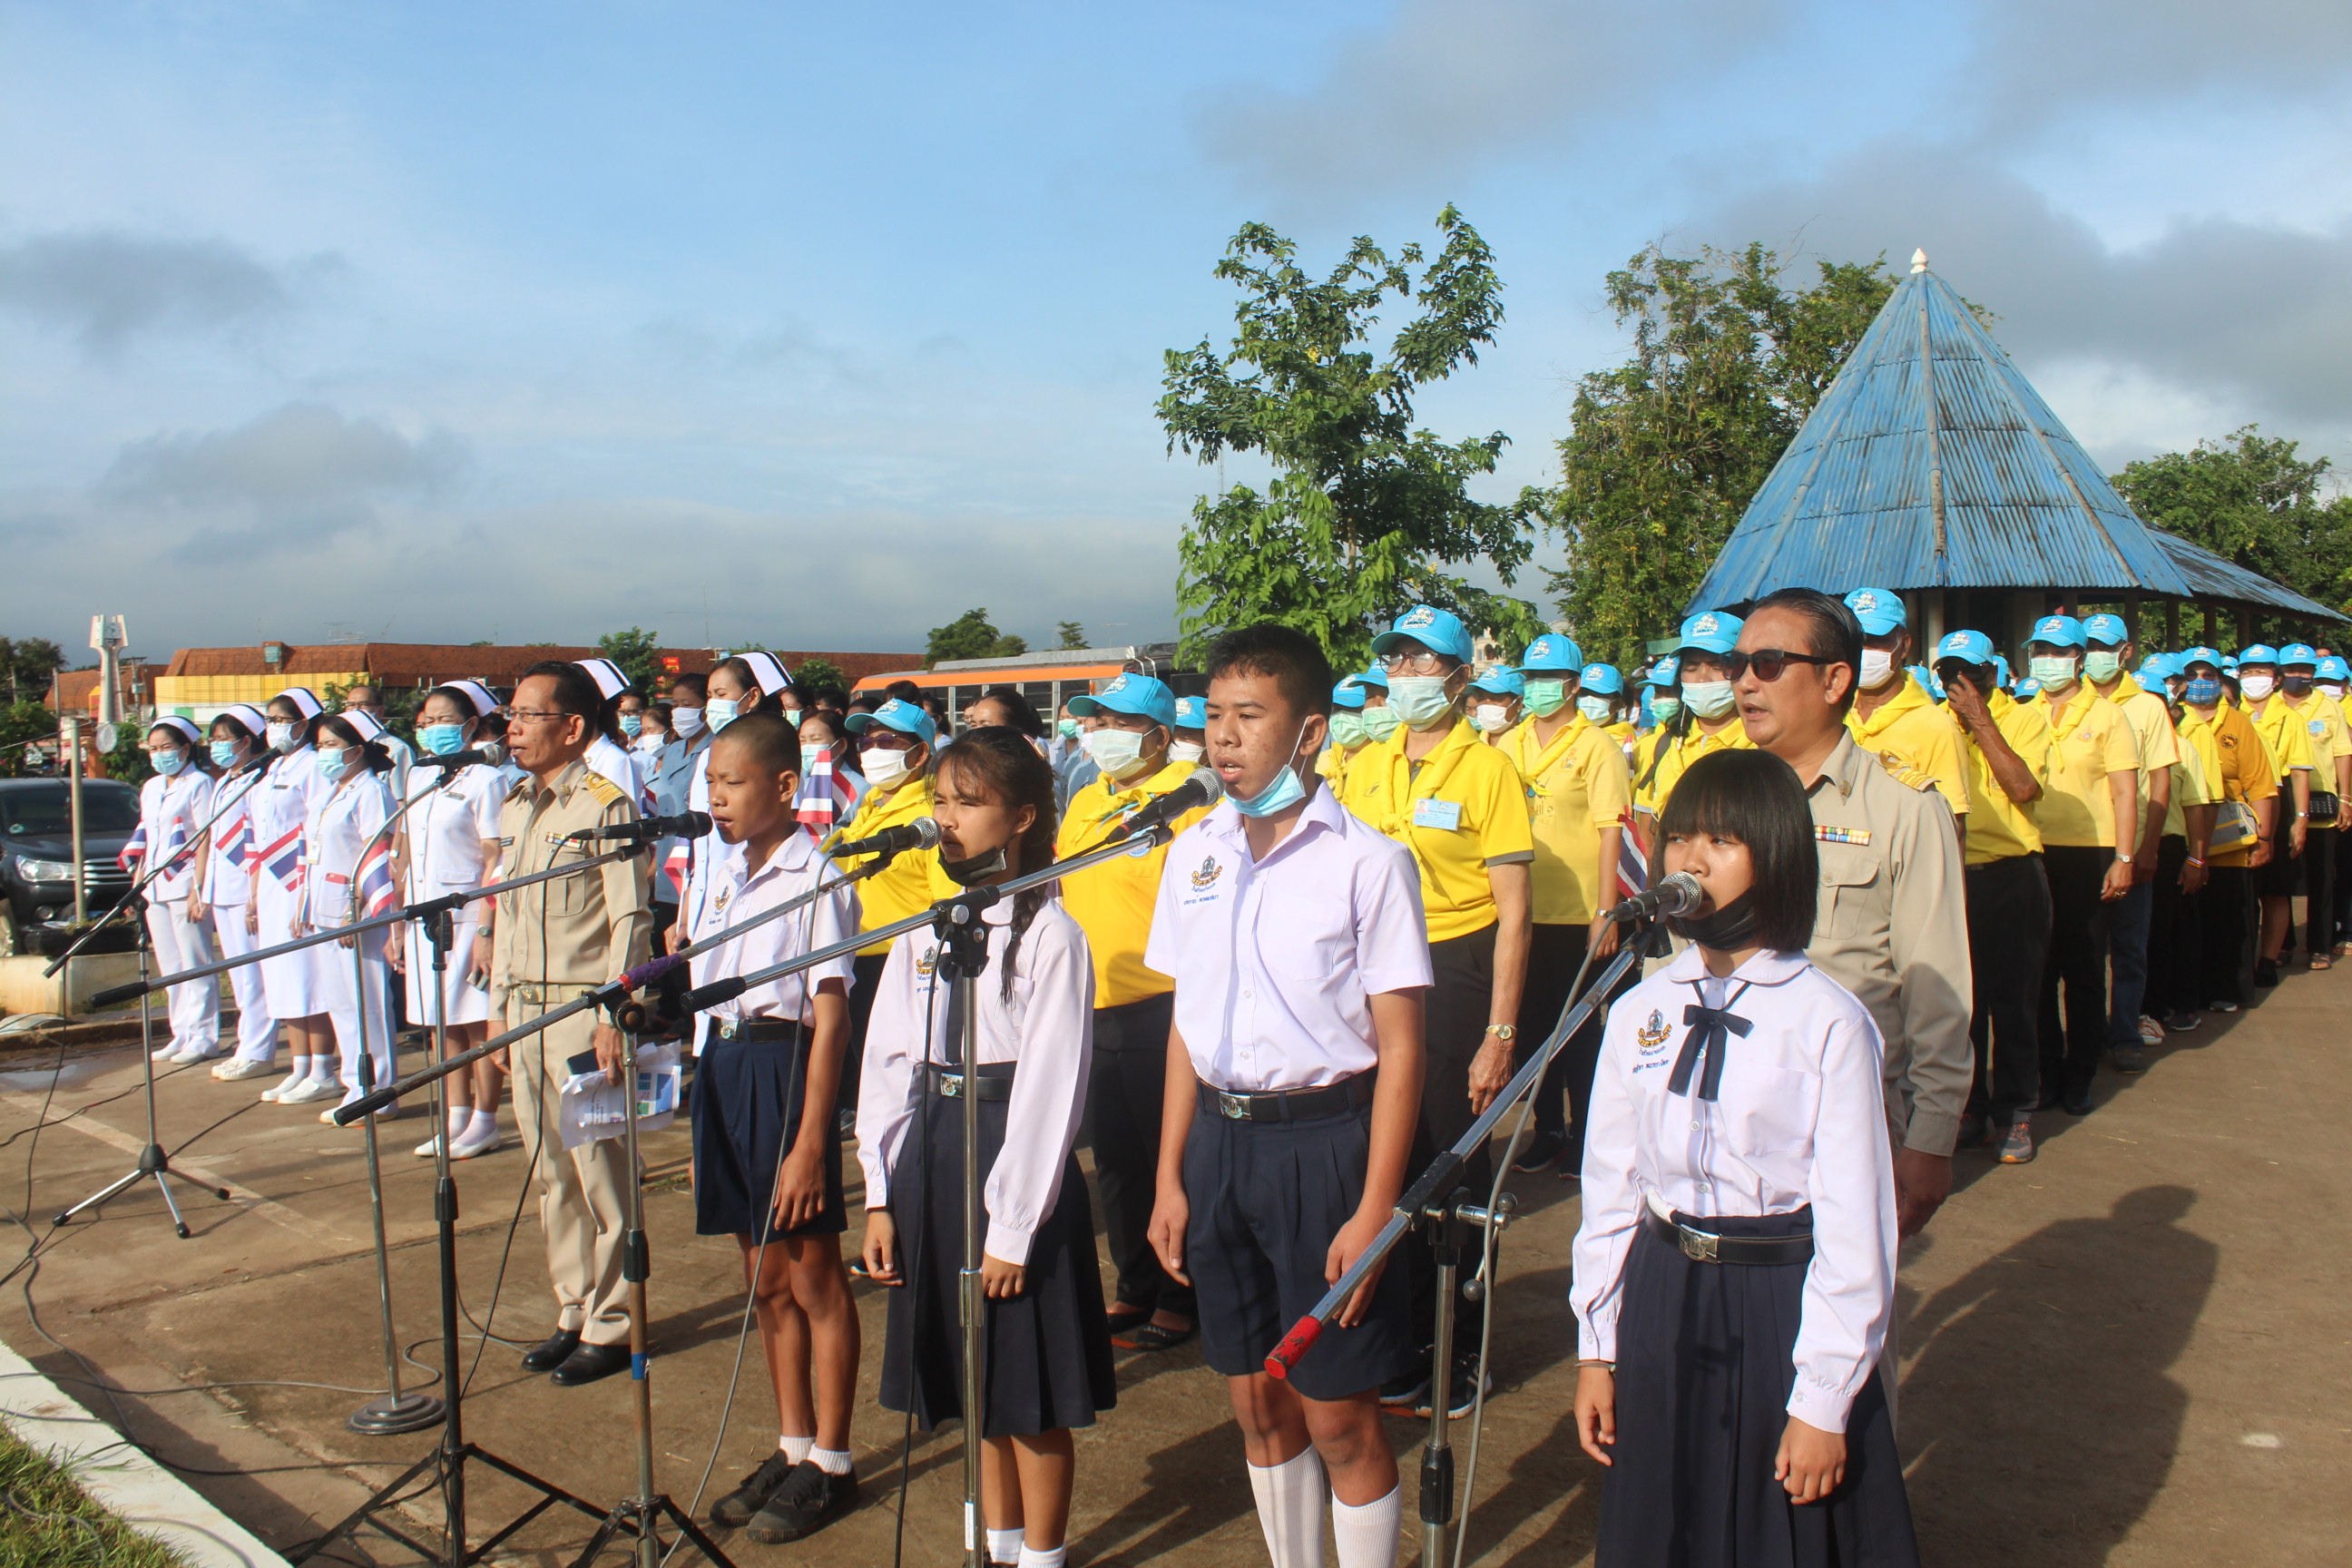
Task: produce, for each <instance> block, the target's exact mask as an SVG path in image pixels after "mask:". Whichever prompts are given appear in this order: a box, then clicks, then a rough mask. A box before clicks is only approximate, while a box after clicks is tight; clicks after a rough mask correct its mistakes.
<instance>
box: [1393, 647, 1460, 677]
mask: <svg viewBox="0 0 2352 1568" xmlns="http://www.w3.org/2000/svg"><path fill="white" fill-rule="evenodd" d="M1460 662H1461V660H1459V659H1454V658H1447V657H1446V656H1445V655H1444V654H1442V653H1431V652H1429V651H1428V650H1427V649H1423V651H1422V652H1420V653H1384V654H1382V655H1381V668H1382V669H1385V670H1387V671H1388V672H1389V673H1390V674H1391V675H1439V674H1443V673H1444V672H1445V671H1447V670H1450V669H1452V668H1454V666H1455V665H1456V664H1459V663H1460Z"/></svg>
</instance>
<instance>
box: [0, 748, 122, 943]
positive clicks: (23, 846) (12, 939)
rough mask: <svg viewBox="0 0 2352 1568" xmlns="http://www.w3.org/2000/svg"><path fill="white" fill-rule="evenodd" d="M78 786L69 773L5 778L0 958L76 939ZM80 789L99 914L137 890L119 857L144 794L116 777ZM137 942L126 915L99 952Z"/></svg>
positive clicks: (85, 866) (91, 902)
mask: <svg viewBox="0 0 2352 1568" xmlns="http://www.w3.org/2000/svg"><path fill="white" fill-rule="evenodd" d="M72 789H73V785H72V784H70V783H69V782H68V781H67V780H64V779H0V889H5V892H6V895H7V896H6V898H5V900H0V957H7V956H9V955H11V954H15V953H19V952H32V953H55V952H63V951H64V950H65V949H66V947H67V946H68V944H70V943H71V942H72V941H73V936H74V931H73V915H74V898H73V799H72V795H71V792H72ZM81 791H82V794H81V809H82V887H83V889H84V892H85V898H84V900H83V903H84V908H85V909H86V910H87V911H88V913H89V918H90V919H92V920H96V919H97V918H98V917H99V916H100V915H102V914H104V913H105V912H106V911H107V910H110V909H112V908H113V907H114V906H115V905H116V904H117V903H119V902H121V899H122V895H123V894H125V893H127V892H129V891H130V890H131V874H130V873H129V872H127V871H125V870H124V869H123V868H121V866H120V865H119V864H117V863H116V859H115V857H117V856H118V855H120V854H121V853H122V847H123V846H124V845H125V844H127V843H129V842H130V841H131V832H132V830H133V829H135V828H136V827H138V826H139V792H138V791H137V790H134V789H132V788H131V786H130V785H129V784H122V783H121V782H119V781H117V780H114V779H84V780H83V781H82V785H81ZM137 942H138V925H137V922H136V921H131V919H130V918H129V917H127V916H126V917H124V918H123V919H122V920H120V921H116V922H115V924H114V927H113V928H110V929H109V931H107V933H106V934H105V935H104V936H101V937H100V938H99V939H98V941H97V942H95V943H93V944H92V951H98V952H123V951H125V950H127V949H129V948H131V947H133V946H135V945H137Z"/></svg>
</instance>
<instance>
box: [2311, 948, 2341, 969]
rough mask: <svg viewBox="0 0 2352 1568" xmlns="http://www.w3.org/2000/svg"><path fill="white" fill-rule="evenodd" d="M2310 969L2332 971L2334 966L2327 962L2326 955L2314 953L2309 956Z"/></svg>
mask: <svg viewBox="0 0 2352 1568" xmlns="http://www.w3.org/2000/svg"><path fill="white" fill-rule="evenodd" d="M2311 967H2312V968H2314V969H2333V968H2335V967H2336V965H2335V963H2333V962H2331V961H2330V960H2329V958H2328V956H2327V955H2326V953H2324V952H2315V953H2313V954H2312V955H2311Z"/></svg>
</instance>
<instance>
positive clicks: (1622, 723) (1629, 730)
mask: <svg viewBox="0 0 2352 1568" xmlns="http://www.w3.org/2000/svg"><path fill="white" fill-rule="evenodd" d="M1601 733H1602V734H1604V735H1606V736H1608V737H1609V738H1610V739H1611V740H1612V741H1614V742H1617V745H1618V748H1619V749H1620V750H1621V751H1624V752H1632V751H1633V737H1634V735H1635V734H1636V733H1637V731H1636V729H1635V727H1634V723H1633V721H1632V720H1631V719H1620V720H1618V721H1617V722H1615V723H1614V724H1603V725H1601Z"/></svg>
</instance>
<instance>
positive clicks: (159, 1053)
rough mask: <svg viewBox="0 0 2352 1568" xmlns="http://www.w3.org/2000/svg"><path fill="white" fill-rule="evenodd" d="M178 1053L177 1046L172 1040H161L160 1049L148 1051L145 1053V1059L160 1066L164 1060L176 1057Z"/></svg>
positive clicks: (178, 1048)
mask: <svg viewBox="0 0 2352 1568" xmlns="http://www.w3.org/2000/svg"><path fill="white" fill-rule="evenodd" d="M179 1054H180V1047H179V1046H178V1045H177V1044H176V1043H174V1042H173V1041H170V1040H166V1041H164V1042H163V1048H162V1049H161V1050H153V1051H149V1052H148V1053H147V1059H148V1060H149V1061H151V1062H154V1063H156V1064H158V1065H159V1066H160V1065H161V1064H163V1063H164V1062H168V1061H170V1060H171V1059H172V1058H173V1057H176V1056H178V1055H179Z"/></svg>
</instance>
